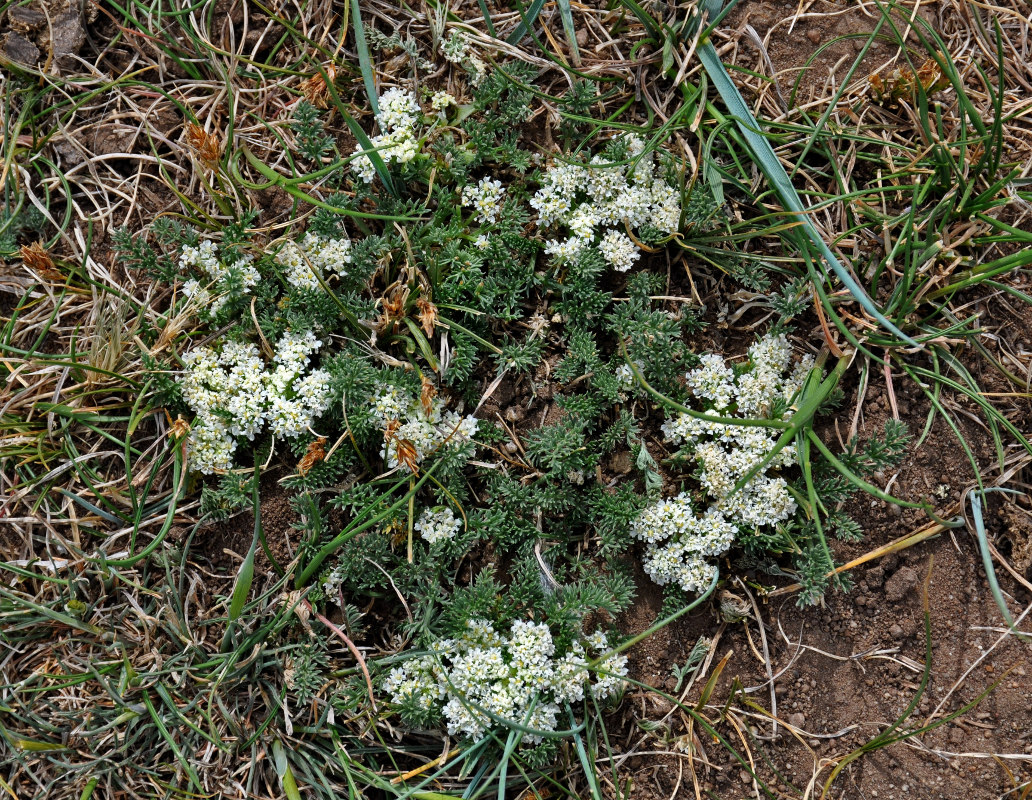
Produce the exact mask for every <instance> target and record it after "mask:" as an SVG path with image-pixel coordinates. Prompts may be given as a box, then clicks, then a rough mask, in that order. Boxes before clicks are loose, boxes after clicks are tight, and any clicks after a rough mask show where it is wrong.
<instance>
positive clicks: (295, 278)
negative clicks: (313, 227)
mask: <svg viewBox="0 0 1032 800" xmlns="http://www.w3.org/2000/svg"><path fill="white" fill-rule="evenodd" d="M276 263H277V264H279V265H280V266H281V267H283V268H284V270H285V272H284V277H285V278H286V279H287V283H289V284H290V285H291V286H294V287H296V288H298V289H318V288H319V278H324V279H325V278H326V277H327V276H328V275H329V274H331V273H332V274H336V275H340V276H344V275H347V265H348V264H350V263H351V240H350V239H348V238H346V237H345V238H342V239H324V238H322V237H321V236H316V235H315V234H314V233H312V232H311V231H309V232H308V233H306V234H305V236H304V238H303V239H302V240H301V241H300V242H287V243H286V244H285V245H283V247H282V248H280V251H279V252H278V253H277V254H276Z"/></svg>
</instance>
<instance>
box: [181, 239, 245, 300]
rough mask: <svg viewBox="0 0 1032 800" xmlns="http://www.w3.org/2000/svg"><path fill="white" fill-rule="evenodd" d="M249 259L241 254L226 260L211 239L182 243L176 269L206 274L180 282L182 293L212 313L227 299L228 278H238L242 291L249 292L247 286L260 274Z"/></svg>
mask: <svg viewBox="0 0 1032 800" xmlns="http://www.w3.org/2000/svg"><path fill="white" fill-rule="evenodd" d="M252 261H253V259H252V258H251V256H244V257H243V258H240V259H237V260H236V261H234V262H233V263H232V264H226V263H225V262H223V261H222V260H221V259H220V258H219V255H218V252H217V251H216V249H215V243H214V242H213V241H211V240H210V239H202V240H201V242H200V244H199V245H197V247H192V246H191V245H183V249H182V250H180V252H179V269H180V270H182V271H183V272H184V273H187V274H189V272H190V270H191V269H196V270H200V271H201V272H203V273H204V274H205V275H207V276H208V281H207V282H206V283H202V282H201V281H199V280H197V279H196V278H191V279H190V280H188V281H187V282H186V283H184V284H183V294H184V295H186V297H187V299H188V300H190V301H191V302H192V303H193V304H194V305H196V306H197V307H198V308H199V309H200V310H203V311H204V312H205V313H207V314H214V313H215V312H217V311H218V310H219V309H220V308H222V306H224V305H225V304H226V301H227V300H228V299H229V295H228V294H227V292H228V289H229V287H228V283H229V281H230V280H231V279H234V278H235V279H238V281H239V283H238V285H239V286H240V287H241V291H242V292H243V294H250V293H251V288H252V287H254V286H256V285H257V284H258V281H259V280H260V279H261V276H260V275H259V274H258V269H257V268H256V267H255V266H254V264H253V263H252ZM213 293H214V295H213Z"/></svg>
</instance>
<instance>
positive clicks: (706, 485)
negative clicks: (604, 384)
mask: <svg viewBox="0 0 1032 800" xmlns="http://www.w3.org/2000/svg"><path fill="white" fill-rule="evenodd" d="M813 363H814V362H813V358H812V356H809V355H805V356H803V357H802V358H800V359H799V360H798V361H797V362H796V363H795V364H794V365H793V364H792V348H791V346H790V345H789V342H788V339H787V338H786V337H785V336H784V335H779V336H766V337H764V338H763V339H760V340H759V341H758V342H756V343H755V344H754V345H753V346H752V347H750V348H749V364H748V367H747V368H746V369H745V370H744V371H741V372H739V373H738V374H736V372H735V371H734V370H733V369H731V368H730V367H729V366H727V365H726V364H725V363H724V360H723V359H722V358H721V357H720V356H717V355H707V356H703V358H702V364H701V366H699V367H698V368H696V369H694V370H692V371H691V372H689V373H688V375H687V379H688V387H689V388H690V389H691V391H692V393H693V394H694V395H695V397H696V398H697V399H698V400H699V401H700V404H701V405H703V406H704V407H705V408H707V409H708V410H711V411H712V412H713V414H714V415H715V416H722V417H730V418H740V419H763V418H769V417H770V415H771V413H772V411H773V409H774V406H775V402H776V401H777V400H779V399H783V400H785V401H786V402H788V401H791V400H792V399H793V397H795V395H796V394H797V393H798V392H799V390H800V389H801V388H802V384H803V381H805V379H806V375H807V373H808V372H809V371H810V369H811V368H812V367H813ZM790 414H791V409H789V410H786V411H785V413H784V416H785V417H787V416H789V415H790ZM663 433H664V434H665V436H666V438H667V440H669V441H672V442H674V443H675V444H679V445H684V446H685V447H686V449H688V450H689V451H690V452H691V453H692V455H693V456H694V458H695V459H696V462H697V464H698V467H699V473H698V475H699V482H700V483H701V484H702V487H703V489H704V490H705V492H706V495H707V497H708V499H709V501H710V505H709V507H708V508H707V509H706V510H705V511H704V512H703V513H702V514H701V515H700V514H698V513H697V512H696V510H695V508H694V507H693V505H692V502H691V499H690V498H689V497H688V496H687V495H686V494H681V495H678V496H677V497H675V498H672V499H670V500H664V501H662V502H659V503H656V504H655V505H653V506H650V507H649V508H647V509H646V510H645V511H644V513H643V514H642V515H641V517H639V518H638V519H637V520H636V521H635V522H634V523H633V524H632V526H631V534H632V535H633V536H634V537H635V538H637V539H639V540H641V541H644V542H645V543H646V546H647V552H646V558H645V571H646V572H647V573H648V574H649V576H650V577H651V578H652V579H653V580H655V581H656V583H659V584H661V585H666V584H668V583H676V584H678V585H680V586H681V587H682V588H683V589H684V590H685V591H690V592H698V591H701V590H702V589H704V588H706V586H708V585H709V583H710V581H711V580H712V578H713V576H714V574H715V572H716V567H715V566H714V565H713V564H712V563H710V562H708V561H707V559H710V558H713V557H715V556H719V555H721V554H723V553H724V552H726V551H727V550H728V548H730V546H731V544H732V542H733V541H734V538H735V535H736V534H737V533H738V532H739V531H742V530H756V529H757V528H762V527H765V526H770V525H776V524H777V523H779V522H783V521H785V520H786V519H788V518H789V517H791V516H792V514H794V513H795V510H796V503H795V500H794V499H793V498H792V495H791V493H790V492H789V490H788V482H787V481H786V480H785V479H784V478H782V477H781V476H780V475H777V474H775V473H776V472H777V471H778V470H780V469H783V468H785V467H788V466H791V465H793V464H796V463H798V462H797V454H796V451H795V447H794V446H792V445H789V446H787V447H784V448H783V449H782V450H780V451H779V452H778V454H777V455H776V456H775V457H774V458H773V459H772V460H771V462H770V463H769V464H768V465H767V466H766V467H764V469H762V470H760V471H759V472H757V473H756V475H754V476H753V477H752V478H751V479H750V480H749V481H748V482H747V483H746V484H745V485H744V486H743V487H742V488H741V489H740V490H739V491H737V492H735V491H733V490H734V487H735V485H736V484H737V483H738V482H739V481H740V480H741V479H742V478H744V477H745V476H746V474H747V473H748V472H749V471H750V470H752V469H753V467H755V466H756V465H757V464H759V463H760V462H762V461H763V459H764V458H766V457H767V455H768V454H769V453H770V452H771V451H772V450H773V449H774V444H775V442H776V441H777V438H778V437H777V433H778V430H777V429H773V428H765V427H755V426H749V427H746V426H743V425H735V424H729V423H722V422H711V421H709V420H704V419H699V418H698V417H691V416H689V415H687V414H680V415H678V416H677V417H674V418H672V419H668V420H667V421H666V422H665V423H664V424H663Z"/></svg>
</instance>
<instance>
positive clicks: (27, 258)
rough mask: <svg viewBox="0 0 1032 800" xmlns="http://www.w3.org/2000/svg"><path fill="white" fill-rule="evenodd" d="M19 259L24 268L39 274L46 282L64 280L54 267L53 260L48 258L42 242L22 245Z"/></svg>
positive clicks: (48, 254)
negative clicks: (20, 258)
mask: <svg viewBox="0 0 1032 800" xmlns="http://www.w3.org/2000/svg"><path fill="white" fill-rule="evenodd" d="M21 257H22V261H24V262H25V266H26V267H28V268H29V269H31V270H33V271H34V272H37V273H39V274H40V275H42V276H43V277H44V278H46V279H47V280H51V281H63V280H64V275H62V274H61V272H60V270H58V269H57V267H55V266H54V259H52V258H51V257H50V253H48V252H47V250H46V248H45V247H44V246H43V243H42V242H33V243H32V244H27V245H22V248H21Z"/></svg>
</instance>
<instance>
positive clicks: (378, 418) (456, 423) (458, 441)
mask: <svg viewBox="0 0 1032 800" xmlns="http://www.w3.org/2000/svg"><path fill="white" fill-rule="evenodd" d="M370 404H371V406H372V412H373V418H374V420H375V422H376V424H377V425H378V426H379V428H380V429H381V430H382V431H383V432H384V437H383V447H382V448H381V449H380V455H381V456H382V457H383V459H384V461H385V462H386V464H387V466H388V467H391V468H394V467H396V466H398V465H399V464H404V465H406V466H408V467H409V468H414V467H415V466H416V465H418V464H420V463H421V462H422V461H423V459H424V458H426V457H427V456H428V455H430V454H431V453H433V452H435V451H436V450H438V449H439V448H441V447H446V446H450V447H459V446H461V445H464V444H466V443H467V442H470V441H472V440H473V437H474V436H476V433H477V424H478V422H477V418H476V417H474V416H473V415H472V414H469V415H467V416H465V417H464V416H462V415H461V414H459V413H458V412H455V411H445V410H444V405H443V403H442V402H441V399H440V398H439V397H434V398H431V399H429V400H428V401H427V402H425V403H424V402H422V401H421V400H420V398H418V397H413V396H411V395H408V394H406V393H405V392H402V391H401V390H400V389H398V388H397V387H396V386H385V387H383V388H382V389H381V390H380V392H379V393H378V394H376V395H373V396H372V397H371V398H370Z"/></svg>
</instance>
